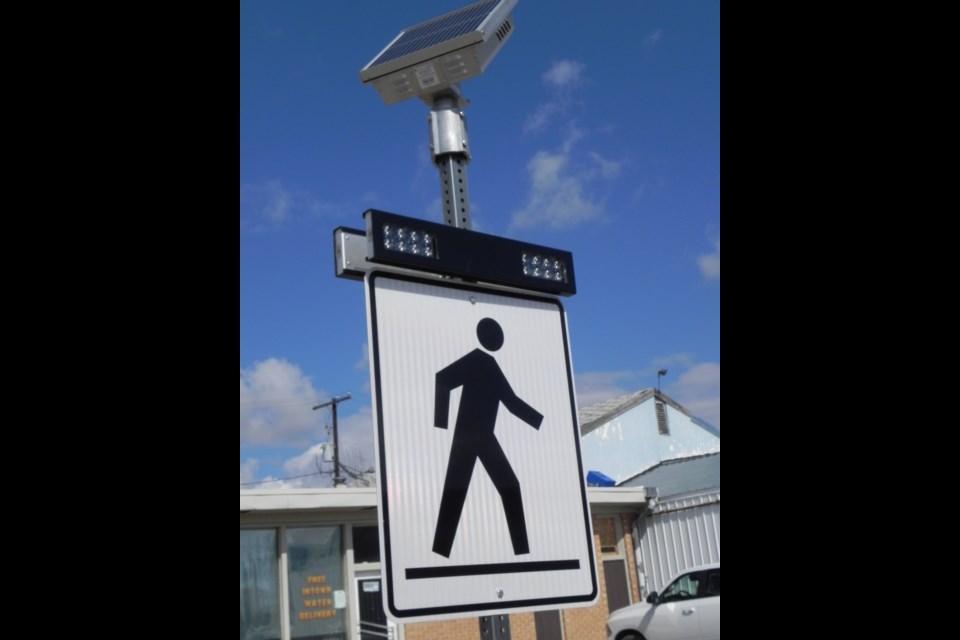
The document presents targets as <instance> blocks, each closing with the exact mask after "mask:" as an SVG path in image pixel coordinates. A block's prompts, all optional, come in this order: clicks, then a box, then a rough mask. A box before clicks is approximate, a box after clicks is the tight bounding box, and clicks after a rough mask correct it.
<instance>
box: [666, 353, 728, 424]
mask: <svg viewBox="0 0 960 640" xmlns="http://www.w3.org/2000/svg"><path fill="white" fill-rule="evenodd" d="M669 393H670V395H671V396H673V397H674V398H675V399H676V400H677V402H679V403H680V404H682V405H683V406H685V407H686V408H687V409H689V410H690V411H691V412H692V413H693V415H695V416H697V417H699V418H703V419H704V420H706V421H707V422H709V423H710V424H713V425H715V426H717V427H719V426H720V363H705V364H698V365H696V366H694V367H693V368H691V369H690V370H689V371H687V372H685V373H684V374H683V375H682V376H680V379H679V380H677V382H675V383H674V384H671V385H670V391H669Z"/></svg>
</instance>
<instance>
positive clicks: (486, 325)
mask: <svg viewBox="0 0 960 640" xmlns="http://www.w3.org/2000/svg"><path fill="white" fill-rule="evenodd" d="M477 337H478V338H479V339H480V344H482V345H483V348H484V349H486V350H487V351H500V347H502V346H503V329H502V328H501V327H500V325H499V324H498V323H497V321H496V320H492V319H491V318H485V319H483V320H481V321H480V324H478V325H477Z"/></svg>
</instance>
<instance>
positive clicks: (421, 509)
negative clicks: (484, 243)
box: [366, 271, 599, 621]
mask: <svg viewBox="0 0 960 640" xmlns="http://www.w3.org/2000/svg"><path fill="white" fill-rule="evenodd" d="M366 290H367V318H368V331H369V340H370V361H371V383H372V386H373V390H374V398H375V400H374V403H375V404H374V414H375V422H376V428H377V434H376V438H375V440H376V445H377V446H376V455H377V476H378V477H377V482H378V496H379V517H380V524H381V526H380V536H381V552H382V555H381V563H382V571H383V577H384V582H385V585H386V586H385V589H384V608H385V610H386V611H387V613H388V615H389V616H390V617H391V618H393V619H394V620H397V621H413V620H439V619H447V618H458V617H465V616H482V615H493V614H503V613H514V612H521V611H541V610H549V609H559V608H565V607H574V606H590V605H592V604H593V603H594V602H596V600H597V597H598V593H599V591H598V586H597V568H596V561H595V556H594V545H593V533H592V527H591V521H590V512H589V505H588V500H587V490H586V486H585V484H584V479H583V478H584V476H583V470H582V461H581V454H580V434H579V424H578V421H577V407H576V399H575V394H574V386H573V373H572V365H571V360H570V344H569V338H568V333H567V322H566V314H565V311H564V308H563V305H562V304H561V303H560V302H559V301H558V300H556V299H554V298H547V297H540V296H534V295H528V294H522V293H513V292H507V291H503V290H499V289H489V288H484V287H482V286H470V285H463V284H458V283H454V282H451V281H443V280H438V279H434V280H431V279H428V278H422V277H412V276H410V277H408V276H403V275H397V274H392V273H391V274H388V273H383V272H376V271H374V272H370V273H368V274H367V276H366Z"/></svg>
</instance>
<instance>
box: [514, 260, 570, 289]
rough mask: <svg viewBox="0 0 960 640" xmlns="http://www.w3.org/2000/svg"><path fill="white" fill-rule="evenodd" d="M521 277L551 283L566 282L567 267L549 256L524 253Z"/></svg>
mask: <svg viewBox="0 0 960 640" xmlns="http://www.w3.org/2000/svg"><path fill="white" fill-rule="evenodd" d="M523 275H525V276H527V277H529V278H542V279H543V280H551V281H553V282H567V265H566V264H565V263H564V262H563V261H562V260H558V259H557V258H552V257H550V256H541V255H537V254H532V253H524V254H523Z"/></svg>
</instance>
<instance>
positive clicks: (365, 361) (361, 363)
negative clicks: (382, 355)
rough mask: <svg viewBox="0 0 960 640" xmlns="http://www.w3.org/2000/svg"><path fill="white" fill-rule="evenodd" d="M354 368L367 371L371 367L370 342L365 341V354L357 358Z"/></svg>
mask: <svg viewBox="0 0 960 640" xmlns="http://www.w3.org/2000/svg"><path fill="white" fill-rule="evenodd" d="M353 368H354V369H356V370H357V371H367V370H368V369H369V368H370V343H369V342H364V343H363V355H362V356H360V359H359V360H357V362H356V364H354V365H353Z"/></svg>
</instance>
